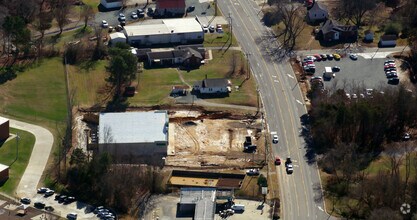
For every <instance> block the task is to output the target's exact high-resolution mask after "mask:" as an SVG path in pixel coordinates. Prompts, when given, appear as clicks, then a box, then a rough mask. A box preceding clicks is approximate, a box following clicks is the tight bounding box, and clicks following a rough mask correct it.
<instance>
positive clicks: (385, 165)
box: [366, 153, 417, 177]
mask: <svg viewBox="0 0 417 220" xmlns="http://www.w3.org/2000/svg"><path fill="white" fill-rule="evenodd" d="M410 158H411V169H410V175H411V176H414V175H416V173H417V170H416V169H415V168H414V164H415V163H417V154H416V153H413V154H411V157H410ZM390 166H391V165H390V158H389V156H386V155H384V156H381V157H379V158H378V159H376V160H374V161H372V163H371V164H370V165H369V166H368V167H367V168H366V172H367V173H368V174H369V175H371V176H374V175H377V174H378V172H379V171H390V170H391V169H390ZM405 168H406V167H405V155H404V156H403V161H402V164H401V166H400V173H401V176H402V177H405Z"/></svg>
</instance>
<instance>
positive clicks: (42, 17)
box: [33, 12, 53, 56]
mask: <svg viewBox="0 0 417 220" xmlns="http://www.w3.org/2000/svg"><path fill="white" fill-rule="evenodd" d="M52 19H53V16H52V13H50V12H41V13H40V14H39V15H38V16H37V18H36V20H35V21H34V22H33V26H34V28H35V29H36V30H37V31H39V33H41V36H40V37H39V39H38V56H41V54H42V48H43V38H44V36H45V31H46V30H48V29H49V28H51V27H52Z"/></svg>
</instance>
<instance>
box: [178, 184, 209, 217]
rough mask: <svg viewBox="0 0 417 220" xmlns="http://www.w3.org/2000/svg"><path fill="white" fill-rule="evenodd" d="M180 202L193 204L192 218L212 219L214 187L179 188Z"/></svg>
mask: <svg viewBox="0 0 417 220" xmlns="http://www.w3.org/2000/svg"><path fill="white" fill-rule="evenodd" d="M180 204H195V212H194V219H198V220H205V219H214V213H215V208H216V189H214V188H181V198H180Z"/></svg>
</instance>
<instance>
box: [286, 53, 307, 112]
mask: <svg viewBox="0 0 417 220" xmlns="http://www.w3.org/2000/svg"><path fill="white" fill-rule="evenodd" d="M300 60H301V58H298V60H297V59H296V58H291V60H290V64H291V67H292V69H293V71H294V73H295V76H296V77H297V81H298V85H299V86H300V89H301V93H302V94H303V98H304V102H305V103H306V107H307V109H310V99H308V98H307V92H308V90H309V89H310V84H309V83H308V77H307V76H306V74H305V72H304V70H303V67H302V66H301V63H300V62H301V61H300Z"/></svg>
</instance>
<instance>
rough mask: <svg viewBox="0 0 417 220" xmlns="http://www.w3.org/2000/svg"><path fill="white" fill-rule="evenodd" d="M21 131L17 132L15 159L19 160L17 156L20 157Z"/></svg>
mask: <svg viewBox="0 0 417 220" xmlns="http://www.w3.org/2000/svg"><path fill="white" fill-rule="evenodd" d="M19 139H20V136H19V132H16V159H15V161H17V158H18V157H19Z"/></svg>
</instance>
